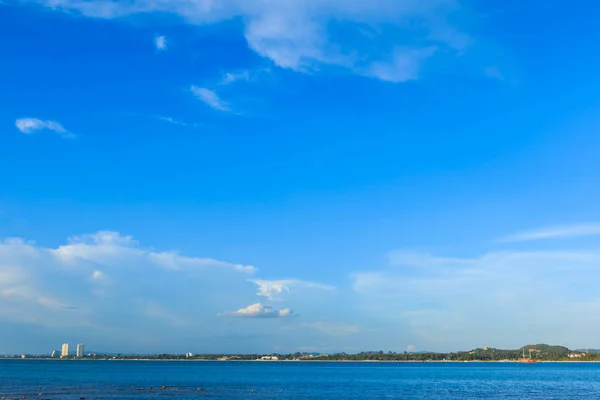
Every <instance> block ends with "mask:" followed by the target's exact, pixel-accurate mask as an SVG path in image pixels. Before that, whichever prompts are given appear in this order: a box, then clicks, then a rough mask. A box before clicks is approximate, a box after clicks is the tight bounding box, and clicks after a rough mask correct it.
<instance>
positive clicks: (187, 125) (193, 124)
mask: <svg viewBox="0 0 600 400" xmlns="http://www.w3.org/2000/svg"><path fill="white" fill-rule="evenodd" d="M152 117H153V118H156V119H158V120H161V121H164V122H168V123H170V124H172V125H177V126H181V127H184V128H200V127H201V126H202V124H199V123H196V122H185V121H181V120H178V119H175V118H172V117H165V116H163V115H153V116H152Z"/></svg>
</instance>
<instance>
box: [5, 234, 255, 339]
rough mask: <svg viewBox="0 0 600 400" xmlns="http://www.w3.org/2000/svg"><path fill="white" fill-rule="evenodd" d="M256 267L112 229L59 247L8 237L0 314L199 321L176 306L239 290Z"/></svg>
mask: <svg viewBox="0 0 600 400" xmlns="http://www.w3.org/2000/svg"><path fill="white" fill-rule="evenodd" d="M255 270H256V269H255V268H254V267H250V266H245V265H241V264H235V263H229V262H225V261H219V260H215V259H212V258H198V257H189V256H182V255H179V254H178V253H175V252H172V251H166V252H160V251H155V250H151V249H147V248H144V247H142V246H140V244H139V243H138V242H137V241H136V240H135V239H134V238H132V237H131V236H126V235H121V234H119V233H118V232H112V231H98V232H96V233H93V234H89V235H82V236H75V237H72V238H70V239H69V241H68V243H67V244H64V245H60V246H57V247H55V248H45V247H40V246H37V245H36V244H35V243H31V242H25V241H24V240H22V239H7V240H4V241H3V242H0V295H1V297H2V300H1V302H2V307H0V322H10V321H13V322H30V323H35V324H39V325H51V326H66V327H68V326H81V325H82V324H83V325H86V324H87V325H92V324H96V325H97V324H109V325H111V326H116V325H118V324H121V325H123V324H131V325H130V327H131V328H132V329H133V328H137V327H138V326H140V327H141V326H144V325H145V324H148V323H150V322H149V321H148V320H147V319H146V320H145V319H144V318H147V317H149V316H151V315H154V316H159V315H163V316H165V318H166V316H168V320H169V321H174V320H183V319H187V320H188V321H190V322H194V321H195V320H196V318H195V317H194V316H185V315H181V311H175V310H183V309H187V308H188V307H189V304H192V303H194V302H202V303H203V304H204V305H203V307H204V308H206V307H208V306H209V305H210V302H211V296H212V295H213V294H214V292H215V291H217V292H218V293H223V294H235V293H238V292H239V290H240V289H242V288H244V287H245V277H246V276H247V274H249V273H253V272H254V271H255ZM166 289H168V291H167V292H165V290H166ZM230 290H232V291H230ZM99 295H100V296H102V299H103V300H102V301H99V300H98V298H97V296H99ZM158 302H162V303H158ZM213 307H215V308H216V307H218V306H217V305H215V306H213ZM148 310H153V311H152V312H148ZM75 311H76V312H75ZM159 311H160V312H159ZM216 311H217V310H215V311H214V312H216ZM136 312H139V314H136ZM136 315H137V316H136ZM212 315H214V313H213V314H212ZM113 318H114V320H113ZM104 320H110V321H104ZM115 324H116V325H115Z"/></svg>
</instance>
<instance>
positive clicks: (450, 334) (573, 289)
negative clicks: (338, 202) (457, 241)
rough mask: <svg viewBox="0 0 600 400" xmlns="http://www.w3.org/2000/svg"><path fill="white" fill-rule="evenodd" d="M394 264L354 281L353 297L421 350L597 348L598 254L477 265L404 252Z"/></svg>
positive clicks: (493, 256)
mask: <svg viewBox="0 0 600 400" xmlns="http://www.w3.org/2000/svg"><path fill="white" fill-rule="evenodd" d="M389 259H390V266H389V267H388V268H385V269H381V270H377V271H375V270H370V271H364V272H358V273H354V274H353V275H352V278H353V285H352V286H353V290H354V291H355V293H357V294H358V295H359V296H360V298H361V299H362V300H361V301H362V306H363V308H364V309H365V310H369V309H370V310H372V311H371V312H372V313H373V315H379V316H381V317H383V316H385V317H387V318H391V319H392V320H394V321H396V324H398V325H397V326H398V327H400V326H402V327H403V328H402V329H403V330H404V331H405V335H406V337H407V338H408V340H409V341H410V342H411V343H413V344H415V345H417V346H418V347H419V348H427V349H434V350H444V349H446V350H449V349H467V348H469V346H471V347H477V346H479V345H486V344H487V345H490V344H491V343H493V346H494V347H500V348H502V347H506V348H511V347H514V346H517V347H518V346H521V345H523V342H525V343H539V342H544V343H562V344H565V345H568V346H569V345H570V346H573V347H577V346H585V344H586V343H594V342H595V338H594V337H593V334H592V333H591V332H593V329H592V330H590V327H591V326H594V327H600V319H598V318H596V317H593V315H596V314H597V313H598V312H600V295H598V292H597V287H598V285H600V267H599V266H600V253H599V252H597V251H529V252H527V251H523V252H509V251H507V252H489V253H484V254H483V255H481V256H478V257H471V258H469V257H439V256H436V255H433V254H429V253H418V252H413V251H396V252H392V253H390V256H389ZM557 316H560V318H557ZM582 332H583V333H582ZM588 346H589V344H588Z"/></svg>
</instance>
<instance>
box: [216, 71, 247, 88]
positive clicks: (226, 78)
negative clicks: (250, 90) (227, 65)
mask: <svg viewBox="0 0 600 400" xmlns="http://www.w3.org/2000/svg"><path fill="white" fill-rule="evenodd" d="M237 81H246V82H248V81H250V71H247V70H244V71H237V72H226V73H225V74H224V75H223V79H221V84H222V85H230V84H232V83H234V82H237Z"/></svg>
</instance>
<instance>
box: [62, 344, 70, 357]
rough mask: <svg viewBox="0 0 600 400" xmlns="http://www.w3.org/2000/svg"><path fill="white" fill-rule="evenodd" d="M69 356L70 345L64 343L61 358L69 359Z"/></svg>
mask: <svg viewBox="0 0 600 400" xmlns="http://www.w3.org/2000/svg"><path fill="white" fill-rule="evenodd" d="M68 355H69V343H63V345H62V350H61V351H60V356H61V357H67V356H68Z"/></svg>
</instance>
